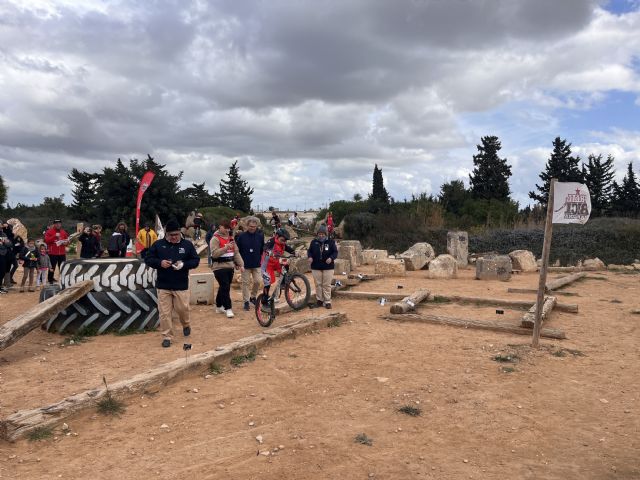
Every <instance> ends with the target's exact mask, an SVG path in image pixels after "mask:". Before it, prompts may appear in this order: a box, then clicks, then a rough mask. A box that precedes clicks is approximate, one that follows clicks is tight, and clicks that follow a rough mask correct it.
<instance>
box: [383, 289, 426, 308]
mask: <svg viewBox="0 0 640 480" xmlns="http://www.w3.org/2000/svg"><path fill="white" fill-rule="evenodd" d="M428 297H429V291H428V290H425V289H420V290H417V291H415V292H413V293H412V294H411V295H409V296H408V297H404V298H403V299H402V300H401V301H400V302H398V303H394V304H393V305H391V309H390V311H391V313H407V312H411V311H413V310H415V309H416V305H417V304H419V303H420V302H422V301H424V300H426V299H427V298H428Z"/></svg>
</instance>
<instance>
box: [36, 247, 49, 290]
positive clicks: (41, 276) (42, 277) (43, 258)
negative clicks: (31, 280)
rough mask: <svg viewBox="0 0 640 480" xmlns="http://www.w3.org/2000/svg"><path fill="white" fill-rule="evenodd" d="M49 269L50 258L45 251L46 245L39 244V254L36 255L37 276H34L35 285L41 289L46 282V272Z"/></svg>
mask: <svg viewBox="0 0 640 480" xmlns="http://www.w3.org/2000/svg"><path fill="white" fill-rule="evenodd" d="M49 270H51V260H50V259H49V254H48V253H47V246H46V245H44V244H41V245H40V255H38V277H37V278H36V287H40V288H41V289H42V288H43V287H44V286H45V285H46V284H47V273H49Z"/></svg>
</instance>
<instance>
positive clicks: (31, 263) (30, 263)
mask: <svg viewBox="0 0 640 480" xmlns="http://www.w3.org/2000/svg"><path fill="white" fill-rule="evenodd" d="M38 256H39V253H38V250H37V249H36V242H35V240H34V239H33V238H29V239H28V240H27V245H26V246H24V247H22V251H21V252H20V263H21V264H22V266H23V268H24V273H23V275H22V283H21V284H20V292H21V293H22V292H24V286H25V284H26V283H27V277H28V278H29V291H30V292H34V291H35V289H34V288H33V279H34V277H35V276H36V270H37V268H38Z"/></svg>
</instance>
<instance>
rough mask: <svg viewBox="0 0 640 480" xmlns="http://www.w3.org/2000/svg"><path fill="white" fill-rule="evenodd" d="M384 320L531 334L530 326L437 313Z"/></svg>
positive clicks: (553, 334)
mask: <svg viewBox="0 0 640 480" xmlns="http://www.w3.org/2000/svg"><path fill="white" fill-rule="evenodd" d="M382 318H384V319H386V320H395V321H399V322H422V323H432V324H437V325H450V326H452V327H462V328H477V329H480V330H492V331H495V332H506V333H514V334H516V335H527V336H528V335H531V329H530V328H522V327H518V326H517V325H511V324H508V323H499V322H491V321H487V320H472V319H468V318H455V317H442V316H439V315H422V314H417V313H405V314H403V315H385V316H383V317H382ZM541 335H542V336H543V337H547V338H556V339H560V340H562V339H565V338H567V336H566V334H565V333H564V331H562V330H558V329H555V328H543V329H542V332H541Z"/></svg>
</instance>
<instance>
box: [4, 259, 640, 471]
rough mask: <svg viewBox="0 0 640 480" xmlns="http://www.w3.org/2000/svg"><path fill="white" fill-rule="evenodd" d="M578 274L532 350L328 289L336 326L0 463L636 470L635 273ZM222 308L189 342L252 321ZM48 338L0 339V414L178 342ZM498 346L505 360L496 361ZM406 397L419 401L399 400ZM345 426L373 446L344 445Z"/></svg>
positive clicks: (462, 287) (24, 297)
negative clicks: (395, 317) (391, 314)
mask: <svg viewBox="0 0 640 480" xmlns="http://www.w3.org/2000/svg"><path fill="white" fill-rule="evenodd" d="M200 270H201V271H206V268H204V267H201V269H200ZM362 271H364V272H366V271H371V270H370V269H369V268H368V267H363V269H362ZM552 276H558V275H552ZM590 277H593V278H589V279H587V280H583V281H580V282H578V283H575V284H573V285H571V286H569V287H567V288H566V290H567V291H570V292H575V293H577V294H578V295H576V296H561V297H559V301H560V302H563V303H577V304H578V305H579V307H580V313H579V314H571V313H563V312H558V311H554V312H553V313H552V315H551V318H550V320H549V321H548V322H547V323H546V324H545V325H548V326H549V327H554V328H559V329H562V330H564V331H565V332H566V333H567V336H568V339H567V340H563V341H558V340H554V341H550V340H547V339H543V341H542V344H543V348H542V349H540V350H537V351H533V350H531V349H530V348H529V347H528V345H529V343H530V338H529V337H522V336H516V335H509V334H504V333H497V332H489V331H481V330H470V329H469V330H465V329H459V328H453V327H447V326H439V325H426V324H416V323H395V322H390V321H386V320H383V319H381V318H380V317H381V314H383V313H384V314H386V313H387V312H388V305H386V306H384V307H382V306H380V305H379V304H378V303H377V302H376V301H374V300H345V299H339V298H336V299H334V311H342V312H345V313H347V315H348V319H349V321H348V322H347V323H345V324H343V325H342V326H340V327H338V328H331V329H326V330H322V331H319V332H317V334H309V335H305V336H300V337H298V338H296V339H294V340H289V341H286V342H284V343H280V344H278V345H275V346H273V347H269V348H267V349H265V350H264V351H260V352H259V355H258V356H257V358H256V360H255V361H254V362H252V363H247V364H245V365H243V366H241V367H228V368H226V370H225V372H224V373H223V374H221V375H216V376H212V377H211V378H209V379H205V378H204V372H203V375H202V376H195V377H187V378H184V379H183V380H181V381H179V382H177V383H174V384H172V385H170V386H168V387H166V388H164V389H162V390H160V391H159V392H158V393H156V394H154V395H152V396H148V395H147V396H138V397H135V398H130V399H128V400H127V402H126V404H127V405H126V406H127V410H126V412H125V413H124V414H123V415H121V416H120V417H115V418H111V417H104V416H101V415H98V414H97V413H96V412H95V411H93V410H91V411H86V412H84V413H82V414H79V415H77V416H74V417H72V418H70V419H69V420H67V423H68V425H69V427H70V432H66V433H69V435H67V434H66V433H65V432H63V431H61V430H60V429H56V431H55V433H54V435H55V436H54V437H53V438H49V439H46V440H41V441H28V440H21V441H18V442H16V443H14V444H9V443H3V442H1V441H0V478H25V479H35V478H38V479H49V478H51V479H55V478H72V479H84V478H99V479H103V478H104V479H112V478H123V479H128V478H150V477H154V478H160V479H174V478H192V479H209V478H212V479H218V478H219V479H236V478H237V479H330V478H345V479H368V478H376V479H405V478H433V479H462V478H477V479H485V478H486V479H504V478H514V479H520V478H522V479H528V478H531V479H534V478H535V479H540V478H544V479H563V480H566V479H574V478H575V479H578V478H579V479H584V478H590V479H591V478H593V479H609V478H610V479H640V456H639V455H638V452H639V450H640V449H639V447H640V436H639V433H640V420H639V417H638V406H639V402H640V400H639V398H640V382H639V381H638V375H637V371H638V368H639V367H640V355H639V353H640V352H639V345H640V342H639V335H638V325H639V324H640V315H635V314H631V310H632V309H637V308H640V295H639V294H640V285H639V282H638V280H639V278H640V277H639V276H638V275H632V274H614V273H601V274H600V273H598V274H592V275H590ZM598 277H599V279H598ZM537 278H538V277H537V275H536V274H520V275H515V276H513V278H512V280H511V281H510V282H508V283H503V282H498V281H496V282H488V281H476V280H473V271H472V270H463V271H461V275H460V278H459V279H456V280H428V279H426V278H425V272H410V274H409V276H408V277H406V278H386V279H383V280H375V281H371V282H363V283H361V284H360V285H358V286H357V287H354V288H353V290H356V291H357V290H366V291H376V292H403V293H405V292H406V293H407V294H408V293H410V292H411V291H413V290H415V289H416V288H419V287H423V288H427V289H429V290H431V291H432V292H434V293H440V294H460V295H468V296H486V297H489V296H491V297H498V298H509V299H530V300H531V302H532V303H533V301H534V295H533V294H529V295H526V294H524V295H523V294H509V293H507V291H506V290H507V287H519V288H535V286H536V285H537ZM398 285H401V286H402V290H400V289H398ZM233 294H234V300H238V301H239V291H238V290H234V292H233ZM0 302H1V303H0V307H1V308H0V315H1V316H0V323H4V322H5V321H7V320H9V319H11V318H13V317H14V316H15V315H17V314H19V313H20V312H22V311H24V310H25V309H26V308H29V307H30V306H32V305H34V304H35V303H37V297H36V294H29V293H23V294H19V293H10V294H9V295H4V296H2V297H0ZM420 310H421V311H423V312H430V313H435V314H438V315H448V316H457V317H464V318H475V319H492V320H500V321H505V322H512V323H514V324H517V323H518V319H519V318H520V317H521V315H522V312H521V311H515V310H506V309H505V311H504V315H497V314H496V309H495V308H490V307H478V306H475V305H454V304H432V305H429V306H426V307H421V308H420ZM234 311H235V312H236V318H234V319H227V318H226V317H225V316H223V315H216V314H215V313H214V312H213V307H211V306H196V307H194V308H193V311H192V324H193V334H192V337H191V343H192V344H193V348H194V350H193V353H198V352H202V351H205V350H210V349H212V348H214V347H215V346H217V345H220V344H223V343H227V342H229V341H232V340H235V339H238V338H242V337H245V336H248V335H251V334H254V333H258V332H260V331H261V330H262V329H261V327H259V326H258V324H257V323H256V322H255V319H254V318H253V316H252V312H243V311H242V310H241V308H240V305H239V303H238V307H236V308H235V309H234ZM318 313H321V314H324V313H327V312H326V311H325V310H322V311H319V310H305V311H303V312H299V313H287V314H284V315H282V316H279V317H278V318H277V320H276V323H275V325H276V326H277V325H283V324H285V323H287V322H289V321H291V320H293V319H296V318H304V317H309V316H312V315H315V314H318ZM63 340H64V337H61V336H58V335H53V334H48V333H45V332H43V331H34V332H32V333H30V334H29V335H28V336H27V337H25V338H24V339H23V340H21V341H20V342H19V343H17V344H16V345H13V346H12V347H9V348H8V349H7V350H5V351H2V352H0V417H5V416H7V415H9V414H11V413H13V412H15V411H17V410H19V409H24V408H29V407H36V406H42V405H45V404H48V403H53V402H55V401H58V400H60V399H62V398H63V397H64V396H67V395H70V394H73V393H78V392H80V391H82V390H85V389H88V388H92V387H95V386H98V385H99V384H100V382H101V379H102V375H105V376H106V377H107V379H108V380H109V381H112V382H113V381H116V380H120V379H125V378H128V377H130V376H132V375H133V374H135V373H138V372H141V371H143V370H145V369H147V368H150V367H152V366H155V365H158V364H160V363H164V362H167V361H170V360H174V359H176V358H183V357H184V354H183V352H182V349H181V348H180V343H181V342H180V339H178V342H176V343H177V346H174V347H172V348H170V349H162V348H161V347H160V340H161V339H160V336H159V334H157V333H147V334H141V335H130V336H114V335H105V336H100V337H94V338H92V339H91V340H90V341H88V342H86V343H82V344H79V345H73V346H64V347H62V346H60V344H61V343H62V342H63ZM498 354H504V355H508V354H511V355H514V354H515V355H517V356H518V357H519V359H518V360H517V362H516V363H506V364H505V363H499V362H496V361H495V360H494V357H495V356H496V355H498ZM194 388H195V389H197V393H194V392H193V389H194ZM403 406H412V407H415V408H419V409H420V410H421V415H420V416H416V417H412V416H408V415H405V414H403V413H401V412H399V411H398V409H399V408H400V407H403ZM162 425H164V426H165V428H161V426H162ZM167 427H168V428H167ZM359 434H366V436H367V438H368V439H370V440H371V445H365V444H361V443H357V442H356V441H355V437H356V436H357V435H359ZM257 436H261V438H262V441H263V443H262V444H260V443H259V442H258V441H257V440H256V437H257ZM276 448H277V449H278V451H274V449H276ZM267 451H269V452H270V455H263V454H260V452H262V453H266V452H267Z"/></svg>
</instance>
